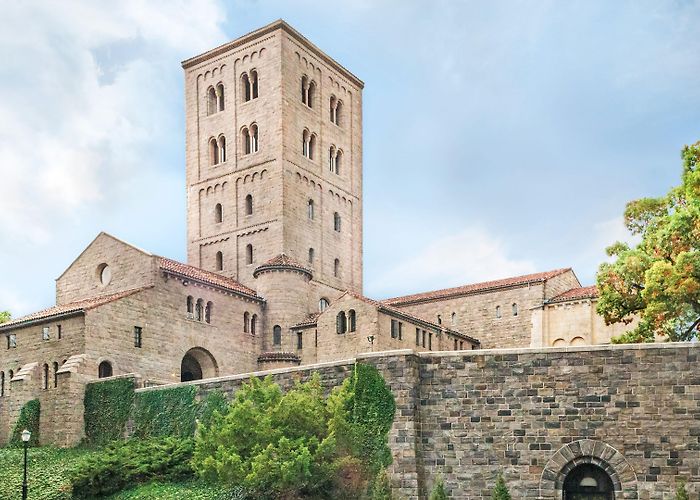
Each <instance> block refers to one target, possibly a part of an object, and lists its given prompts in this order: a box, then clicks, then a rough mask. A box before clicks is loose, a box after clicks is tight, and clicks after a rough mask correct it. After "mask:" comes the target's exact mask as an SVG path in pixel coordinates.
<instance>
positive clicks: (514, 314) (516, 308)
mask: <svg viewBox="0 0 700 500" xmlns="http://www.w3.org/2000/svg"><path fill="white" fill-rule="evenodd" d="M512 309H513V316H517V315H518V304H513V306H512Z"/></svg>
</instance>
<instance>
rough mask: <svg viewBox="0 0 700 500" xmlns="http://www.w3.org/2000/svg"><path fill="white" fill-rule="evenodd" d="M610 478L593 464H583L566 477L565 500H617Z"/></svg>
mask: <svg viewBox="0 0 700 500" xmlns="http://www.w3.org/2000/svg"><path fill="white" fill-rule="evenodd" d="M614 489H615V488H614V486H613V482H612V480H611V479H610V476H608V474H607V473H606V472H605V471H604V470H603V469H601V468H600V467H598V466H597V465H593V464H582V465H579V466H578V467H575V468H574V469H572V470H571V472H569V473H568V474H567V475H566V479H565V480H564V500H613V499H614V498H615V493H614Z"/></svg>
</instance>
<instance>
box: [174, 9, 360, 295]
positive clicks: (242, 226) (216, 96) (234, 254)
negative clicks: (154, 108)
mask: <svg viewBox="0 0 700 500" xmlns="http://www.w3.org/2000/svg"><path fill="white" fill-rule="evenodd" d="M182 66H183V68H184V70H185V106H186V113H185V114H186V117H185V119H186V168H187V175H186V178H187V239H188V250H187V258H188V263H189V264H190V265H193V266H197V267H201V268H204V269H207V270H211V271H214V272H218V273H221V274H223V275H225V276H228V277H232V278H235V279H237V280H239V281H240V282H241V283H243V284H245V285H248V286H250V287H253V288H255V286H256V280H255V278H254V277H253V271H254V270H255V268H256V267H257V266H259V265H261V264H263V263H265V262H267V261H268V260H269V259H271V258H274V257H275V256H278V255H280V254H285V255H287V256H290V257H292V258H293V259H296V260H297V261H299V262H302V263H305V264H306V265H308V267H309V268H310V269H312V270H313V276H314V280H315V281H316V282H319V283H321V284H324V285H327V286H330V287H332V288H334V289H340V290H344V289H350V290H354V291H357V292H361V290H362V88H363V85H364V84H363V83H362V81H361V80H359V79H358V78H357V77H355V76H354V75H353V74H352V73H350V72H349V71H347V70H346V69H345V68H343V67H342V66H341V65H339V64H338V63H337V62H335V61H334V60H333V59H331V58H330V57H328V56H327V55H326V54H324V53H323V52H322V51H321V50H320V49H319V48H318V47H316V46H315V45H313V44H312V43H311V42H309V41H308V40H307V39H306V38H304V37H303V36H302V35H301V34H300V33H298V32H297V31H296V30H294V29H293V28H292V27H290V26H289V25H288V24H287V23H285V22H284V21H276V22H274V23H272V24H270V25H268V26H266V27H264V28H262V29H259V30H257V31H254V32H252V33H250V34H248V35H245V36H243V37H241V38H238V39H237V40H234V41H232V42H230V43H227V44H225V45H222V46H220V47H217V48H215V49H213V50H210V51H208V52H206V53H204V54H201V55H199V56H196V57H193V58H191V59H188V60H186V61H184V62H183V63H182Z"/></svg>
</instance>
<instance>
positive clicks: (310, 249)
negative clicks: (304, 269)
mask: <svg viewBox="0 0 700 500" xmlns="http://www.w3.org/2000/svg"><path fill="white" fill-rule="evenodd" d="M313 263H314V249H313V248H309V264H313Z"/></svg>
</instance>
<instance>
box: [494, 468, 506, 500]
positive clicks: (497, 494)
mask: <svg viewBox="0 0 700 500" xmlns="http://www.w3.org/2000/svg"><path fill="white" fill-rule="evenodd" d="M491 499H492V500H511V498H510V493H508V487H507V486H506V482H505V481H504V480H503V474H499V475H498V479H496V486H494V488H493V492H492V493H491Z"/></svg>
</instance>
